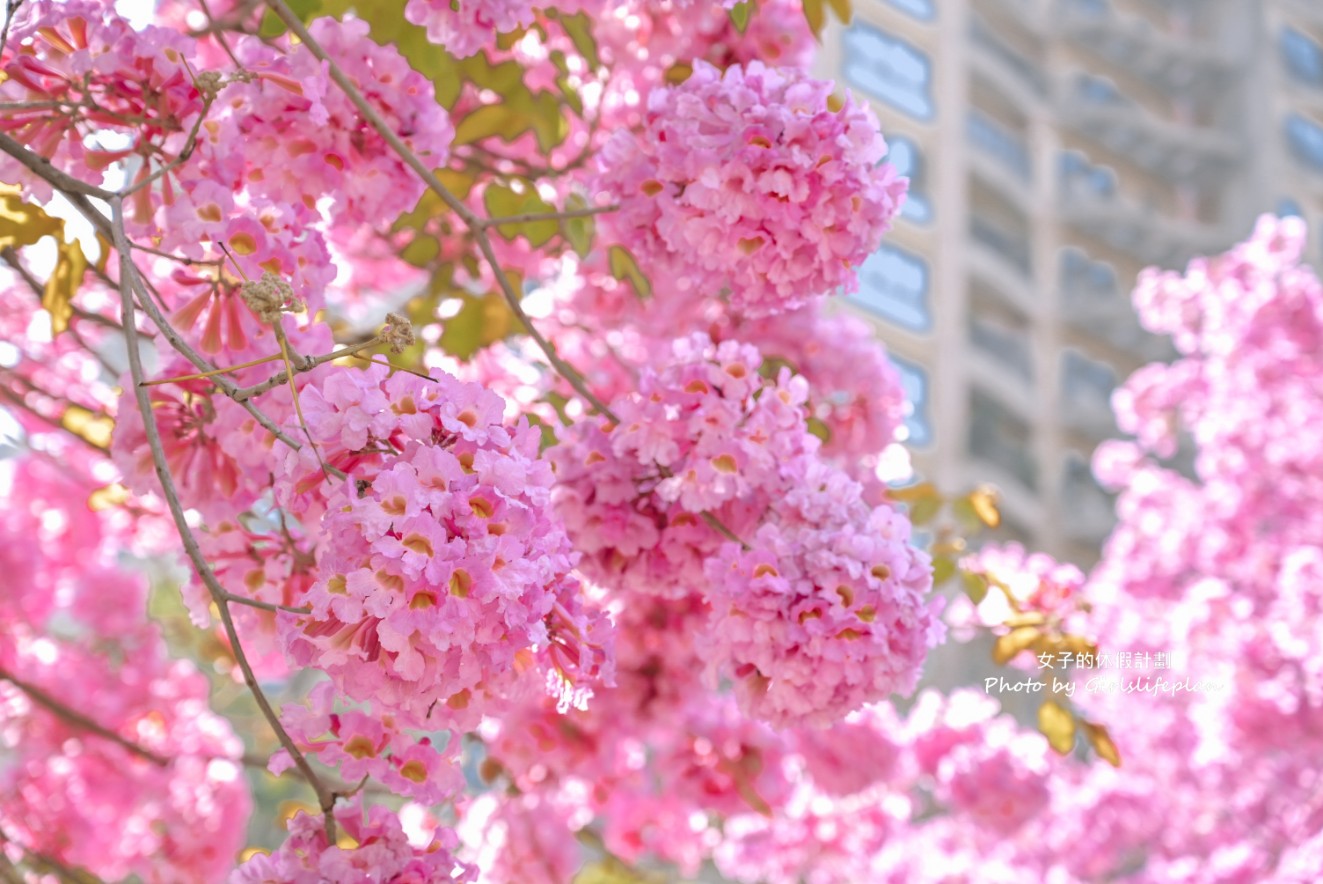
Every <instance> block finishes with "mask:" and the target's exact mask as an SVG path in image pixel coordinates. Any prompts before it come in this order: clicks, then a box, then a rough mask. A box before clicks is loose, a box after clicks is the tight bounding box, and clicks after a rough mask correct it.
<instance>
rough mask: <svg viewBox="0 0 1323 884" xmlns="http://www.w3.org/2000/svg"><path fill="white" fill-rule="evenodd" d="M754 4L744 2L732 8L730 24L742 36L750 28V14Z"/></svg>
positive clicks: (751, 0) (747, 1)
mask: <svg viewBox="0 0 1323 884" xmlns="http://www.w3.org/2000/svg"><path fill="white" fill-rule="evenodd" d="M753 4H754V0H744V2H743V3H736V4H735V5H734V6H732V7H731V8H730V23H731V24H733V25H734V26H735V30H737V31H739V32H740V33H741V34H743V33H744V29H745V28H747V27H748V26H749V14H750V12H751V11H752V8H753Z"/></svg>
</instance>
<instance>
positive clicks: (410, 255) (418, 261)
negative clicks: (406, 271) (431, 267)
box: [400, 233, 441, 267]
mask: <svg viewBox="0 0 1323 884" xmlns="http://www.w3.org/2000/svg"><path fill="white" fill-rule="evenodd" d="M439 254H441V243H440V242H438V241H437V238H436V237H435V236H430V235H428V234H425V233H420V234H419V235H418V236H415V237H414V238H413V240H412V241H411V242H410V243H409V244H408V245H407V246H405V247H404V249H403V250H402V251H401V252H400V257H401V258H402V259H404V260H405V261H407V262H408V263H410V264H412V265H413V266H415V267H426V266H427V265H428V264H431V263H432V262H433V261H434V260H436V256H437V255H439Z"/></svg>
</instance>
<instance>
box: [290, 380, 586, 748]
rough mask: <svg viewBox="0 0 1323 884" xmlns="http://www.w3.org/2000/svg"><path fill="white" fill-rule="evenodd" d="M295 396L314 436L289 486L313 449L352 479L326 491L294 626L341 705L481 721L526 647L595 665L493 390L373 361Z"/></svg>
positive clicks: (296, 460) (555, 658) (521, 434)
mask: <svg viewBox="0 0 1323 884" xmlns="http://www.w3.org/2000/svg"><path fill="white" fill-rule="evenodd" d="M303 399H304V404H303V414H304V416H305V417H306V418H307V422H308V428H309V432H310V434H311V438H312V442H313V445H310V446H307V447H306V448H304V449H302V450H300V451H299V452H298V453H297V455H296V454H294V453H292V452H291V453H289V455H288V456H287V458H286V462H285V468H286V472H285V473H284V476H285V481H286V482H287V483H289V484H290V485H293V486H295V487H296V488H297V486H298V484H299V483H300V482H302V481H303V474H302V471H304V470H307V471H319V469H320V465H319V464H318V463H317V462H316V460H315V459H316V458H325V459H326V461H327V462H329V463H332V464H336V465H342V466H343V467H345V468H346V472H348V473H349V474H350V477H349V478H348V479H347V480H345V481H344V482H340V483H336V484H335V485H334V486H333V490H331V491H330V492H329V494H328V495H327V497H326V499H325V503H324V506H325V509H324V511H323V512H322V515H321V524H320V529H319V531H320V534H321V536H322V537H323V538H324V539H323V542H322V543H320V544H319V546H318V549H317V566H316V574H317V579H316V581H315V582H314V583H313V585H312V587H311V588H310V589H309V591H308V594H307V596H306V599H307V602H308V603H309V604H310V605H311V607H312V616H311V617H310V618H306V619H303V620H300V621H297V623H296V624H294V625H292V626H291V629H290V631H289V633H288V639H287V640H288V649H289V652H290V653H291V654H292V656H293V657H294V659H296V660H297V661H299V662H300V663H303V664H305V665H312V666H316V667H318V668H321V669H323V670H325V671H326V672H328V673H330V674H331V676H332V679H333V680H334V681H335V683H336V685H337V687H338V688H339V689H340V690H342V691H343V692H344V693H345V694H346V695H347V696H349V697H351V698H355V699H358V700H364V701H368V700H370V701H372V702H373V703H374V704H377V705H378V706H379V708H380V709H389V710H392V711H393V712H396V713H399V714H403V715H405V716H407V718H408V719H409V720H411V721H418V722H422V721H431V722H432V723H433V724H434V725H435V724H437V723H440V722H456V721H457V722H469V723H476V721H477V718H478V716H480V715H481V713H482V711H483V710H484V709H486V708H488V706H489V705H490V704H493V703H496V702H498V701H499V700H500V699H501V698H502V697H503V696H504V695H506V694H507V693H508V692H510V691H511V690H513V689H514V686H515V684H516V682H518V681H519V680H520V677H521V672H522V671H523V670H524V669H526V668H527V666H528V664H529V663H530V662H532V661H531V660H526V659H525V658H526V657H527V656H528V655H529V654H530V653H532V652H533V651H534V650H535V649H536V650H537V651H538V652H539V653H540V654H541V655H542V656H543V659H544V662H546V663H547V664H548V665H549V666H550V667H551V668H552V669H554V670H555V671H556V672H558V673H560V674H561V675H562V676H563V677H564V678H565V679H567V680H568V681H569V682H571V683H572V682H573V681H574V680H575V679H576V678H577V674H578V672H579V667H580V666H582V667H583V668H584V670H592V671H594V672H598V671H601V665H602V662H603V661H602V660H601V659H599V658H595V657H594V656H593V653H594V649H593V648H591V647H589V644H587V643H585V642H581V641H577V640H576V637H575V636H574V633H575V632H577V633H578V637H579V638H584V639H586V638H587V633H588V632H589V631H591V626H592V624H590V623H589V621H588V618H587V617H586V615H585V614H584V613H583V612H582V610H576V609H578V608H579V604H578V601H577V599H578V596H577V594H576V593H575V591H574V583H573V578H572V577H570V576H568V575H569V570H570V567H571V565H572V564H573V558H572V554H571V549H570V546H569V542H568V540H567V539H566V536H565V534H564V532H563V530H561V529H560V527H559V526H558V525H557V524H556V523H555V522H553V521H552V519H551V513H550V486H551V484H552V476H551V470H550V467H549V466H548V464H547V463H546V462H545V461H542V460H540V459H539V458H538V440H539V437H538V434H537V433H536V431H535V430H533V429H532V428H531V427H530V426H529V425H528V424H527V423H526V422H523V423H521V424H520V425H517V426H515V427H513V428H511V427H507V426H506V425H505V424H504V423H503V410H504V409H503V403H502V402H501V400H500V397H498V396H496V395H494V394H492V393H490V392H487V391H485V390H483V389H482V388H481V387H479V386H477V385H475V384H465V383H461V382H460V381H457V380H455V379H454V378H453V377H450V376H448V375H441V376H439V377H434V378H426V379H424V378H420V377H417V376H415V375H412V374H408V373H403V372H401V373H397V374H394V375H390V376H387V371H386V370H385V369H384V368H382V367H380V366H375V365H374V366H371V367H369V368H368V369H366V370H364V371H341V372H336V373H334V374H333V375H331V376H329V377H328V378H327V380H326V383H325V384H324V385H322V386H321V387H320V388H318V387H310V388H308V390H307V392H306V393H305V395H304V397H303ZM313 446H316V448H314V447H313ZM313 475H314V476H317V475H321V474H320V473H319V472H314V473H313ZM314 481H315V479H314ZM562 586H563V587H564V590H563V591H561V589H560V588H561V587H562ZM567 605H568V606H569V608H567V607H566V606H567ZM567 632H568V634H567ZM553 649H554V650H553ZM596 650H597V652H598V653H601V651H600V648H598V649H596Z"/></svg>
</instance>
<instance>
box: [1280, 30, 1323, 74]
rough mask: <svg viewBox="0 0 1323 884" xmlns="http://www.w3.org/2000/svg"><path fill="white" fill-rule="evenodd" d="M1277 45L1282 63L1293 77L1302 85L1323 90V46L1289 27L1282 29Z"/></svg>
mask: <svg viewBox="0 0 1323 884" xmlns="http://www.w3.org/2000/svg"><path fill="white" fill-rule="evenodd" d="M1277 45H1278V48H1279V49H1280V51H1281V54H1282V63H1283V64H1284V65H1285V66H1286V70H1287V71H1288V72H1289V73H1290V74H1291V76H1292V77H1294V78H1295V79H1297V80H1299V81H1300V82H1301V83H1306V84H1308V85H1310V86H1317V87H1320V88H1323V46H1320V45H1319V44H1318V43H1317V42H1316V41H1314V40H1313V39H1312V38H1311V37H1309V36H1308V35H1307V34H1304V33H1302V32H1300V31H1297V30H1296V29H1295V28H1293V27H1290V26H1289V25H1288V26H1286V27H1284V28H1282V35H1281V38H1280V39H1279V40H1278V43H1277Z"/></svg>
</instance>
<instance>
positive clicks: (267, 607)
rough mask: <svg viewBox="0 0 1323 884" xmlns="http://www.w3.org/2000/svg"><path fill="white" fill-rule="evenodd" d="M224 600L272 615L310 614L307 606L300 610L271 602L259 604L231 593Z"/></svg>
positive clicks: (255, 600) (256, 601)
mask: <svg viewBox="0 0 1323 884" xmlns="http://www.w3.org/2000/svg"><path fill="white" fill-rule="evenodd" d="M225 600H226V601H227V602H234V603H235V604H236V605H247V606H248V607H250V608H261V609H262V610H263V611H271V612H273V613H280V612H281V611H284V612H285V613H288V614H311V613H312V608H310V607H308V606H307V605H304V606H303V607H301V608H296V607H294V606H293V605H275V604H272V603H271V602H260V601H258V600H257V599H250V598H248V597H247V596H241V595H235V594H234V593H232V592H227V593H225Z"/></svg>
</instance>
